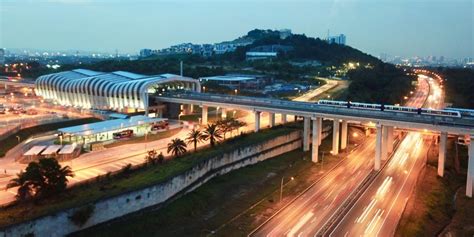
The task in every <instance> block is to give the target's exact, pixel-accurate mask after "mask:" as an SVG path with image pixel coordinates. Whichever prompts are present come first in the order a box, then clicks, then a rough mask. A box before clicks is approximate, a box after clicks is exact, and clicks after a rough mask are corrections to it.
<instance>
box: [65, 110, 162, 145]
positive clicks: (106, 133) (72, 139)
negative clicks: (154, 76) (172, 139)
mask: <svg viewBox="0 0 474 237" xmlns="http://www.w3.org/2000/svg"><path fill="white" fill-rule="evenodd" d="M162 121H167V119H163V118H150V117H148V116H143V115H137V116H132V117H129V118H123V119H112V120H105V121H100V122H95V123H89V124H82V125H77V126H72V127H66V128H60V129H59V130H58V131H59V132H60V134H61V136H62V138H61V139H62V140H64V141H65V142H69V143H72V144H74V143H77V144H82V145H83V146H85V147H88V146H87V145H88V144H91V143H95V142H107V141H113V140H117V139H121V138H119V137H117V135H120V134H117V133H120V132H123V131H127V132H129V134H130V135H131V136H145V134H148V133H150V132H152V128H153V125H154V124H158V123H160V122H162Z"/></svg>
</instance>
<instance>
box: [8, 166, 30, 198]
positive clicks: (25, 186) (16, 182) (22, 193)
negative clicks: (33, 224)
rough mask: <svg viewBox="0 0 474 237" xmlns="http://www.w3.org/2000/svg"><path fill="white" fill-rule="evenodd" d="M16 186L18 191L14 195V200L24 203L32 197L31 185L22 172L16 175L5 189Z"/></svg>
mask: <svg viewBox="0 0 474 237" xmlns="http://www.w3.org/2000/svg"><path fill="white" fill-rule="evenodd" d="M17 186H19V188H18V191H17V193H16V198H17V199H18V200H20V201H25V200H27V199H30V198H32V197H33V196H34V190H33V185H32V184H31V182H30V181H28V180H27V179H26V178H25V174H24V172H23V171H21V172H20V173H19V174H17V177H16V178H14V179H12V180H10V182H9V183H8V184H7V189H9V188H13V187H17Z"/></svg>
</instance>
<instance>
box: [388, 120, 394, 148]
mask: <svg viewBox="0 0 474 237" xmlns="http://www.w3.org/2000/svg"><path fill="white" fill-rule="evenodd" d="M387 132H388V134H387V136H388V140H387V151H388V153H392V152H393V139H394V138H393V126H388V127H387Z"/></svg>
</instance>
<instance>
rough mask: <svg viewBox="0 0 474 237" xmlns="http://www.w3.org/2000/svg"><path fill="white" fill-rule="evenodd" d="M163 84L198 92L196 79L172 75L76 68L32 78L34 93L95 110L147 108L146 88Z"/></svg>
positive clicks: (64, 103)
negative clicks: (34, 79)
mask: <svg viewBox="0 0 474 237" xmlns="http://www.w3.org/2000/svg"><path fill="white" fill-rule="evenodd" d="M160 84H165V85H167V87H168V88H169V89H172V88H179V89H185V90H193V91H200V89H201V86H200V83H199V81H198V80H196V79H193V78H189V77H182V76H178V75H174V74H161V75H153V76H148V75H141V74H135V73H131V72H124V71H116V72H109V73H105V72H97V71H92V70H86V69H76V70H72V71H64V72H59V73H53V74H48V75H43V76H41V77H39V78H38V79H37V80H36V81H35V85H36V94H37V95H40V96H42V97H43V98H44V99H50V100H54V101H56V102H57V103H59V104H61V105H68V106H76V107H82V108H94V109H115V110H120V109H124V108H132V109H145V108H147V107H148V89H149V88H150V87H153V86H156V85H160Z"/></svg>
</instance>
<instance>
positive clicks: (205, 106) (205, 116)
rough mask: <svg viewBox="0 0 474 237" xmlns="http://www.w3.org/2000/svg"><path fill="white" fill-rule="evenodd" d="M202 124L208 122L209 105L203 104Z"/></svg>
mask: <svg viewBox="0 0 474 237" xmlns="http://www.w3.org/2000/svg"><path fill="white" fill-rule="evenodd" d="M201 124H202V125H206V124H207V105H203V106H202V119H201Z"/></svg>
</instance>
